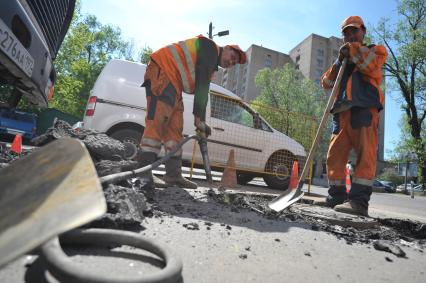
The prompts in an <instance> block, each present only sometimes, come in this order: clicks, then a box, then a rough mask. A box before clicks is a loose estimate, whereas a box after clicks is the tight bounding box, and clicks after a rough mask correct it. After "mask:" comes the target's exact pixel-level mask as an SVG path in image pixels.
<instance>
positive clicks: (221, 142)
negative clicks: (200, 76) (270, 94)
mask: <svg viewBox="0 0 426 283" xmlns="http://www.w3.org/2000/svg"><path fill="white" fill-rule="evenodd" d="M145 70H146V65H144V64H141V63H135V62H129V61H125V60H112V61H110V62H109V63H108V64H107V65H106V66H105V67H104V69H103V70H102V72H101V74H100V75H99V77H98V79H97V80H96V83H95V85H94V88H93V90H92V93H91V96H90V97H89V100H88V103H87V107H86V112H85V116H84V120H83V122H84V128H87V129H94V130H97V131H101V132H105V133H106V134H108V135H109V136H111V137H113V138H116V139H118V140H121V141H125V142H131V143H134V144H139V142H140V140H141V137H142V134H143V131H144V127H145V113H146V95H145V88H144V87H141V85H142V83H143V80H144V79H143V78H144V74H145ZM182 95H183V102H184V108H185V112H184V129H183V132H184V135H192V134H194V133H195V128H194V117H193V114H192V109H193V100H194V96H193V95H190V94H186V93H183V94H182ZM206 122H207V123H208V124H209V125H210V126H211V128H212V130H213V131H212V135H211V136H210V137H209V139H208V151H209V158H210V162H211V165H212V168H216V169H219V168H224V167H225V166H226V163H227V160H228V157H229V152H230V150H231V149H233V150H234V157H235V163H236V168H237V173H238V174H237V176H238V181H239V183H241V184H242V183H246V182H249V181H250V180H252V179H253V178H254V177H263V179H264V180H265V182H266V184H267V185H268V186H269V187H271V188H274V189H281V190H285V189H287V187H288V183H289V175H290V170H291V168H292V164H293V162H294V161H295V160H299V166H301V165H302V164H301V163H302V162H303V161H304V160H305V159H306V153H305V149H304V148H303V146H302V145H301V144H299V143H298V142H296V141H295V140H293V139H291V138H290V137H288V136H286V135H285V134H283V133H281V132H279V131H277V130H275V129H274V128H272V127H271V126H270V125H269V124H268V123H267V122H266V121H265V120H264V119H263V118H262V117H260V116H259V114H258V113H256V111H254V110H253V109H252V108H250V106H248V105H247V104H246V103H245V102H243V101H242V100H241V98H240V97H238V96H237V95H235V94H233V93H232V92H231V91H229V90H227V89H225V88H223V87H221V86H218V85H216V84H213V83H212V84H211V85H210V96H209V102H208V105H207V109H206ZM182 149H183V155H182V157H183V160H184V162H185V163H187V164H188V163H190V162H191V161H192V157H193V154H194V160H195V162H196V163H198V164H202V157H201V154H200V152H199V149H198V147H196V150H195V153H193V152H194V145H193V143H191V142H189V143H186V144H185V145H184V146H183V148H182ZM299 172H300V170H299Z"/></svg>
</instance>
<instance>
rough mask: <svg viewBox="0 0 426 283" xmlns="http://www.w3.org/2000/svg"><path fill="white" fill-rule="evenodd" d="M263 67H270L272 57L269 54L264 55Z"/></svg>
mask: <svg viewBox="0 0 426 283" xmlns="http://www.w3.org/2000/svg"><path fill="white" fill-rule="evenodd" d="M265 67H267V68H272V58H271V55H269V54H268V55H266V59H265Z"/></svg>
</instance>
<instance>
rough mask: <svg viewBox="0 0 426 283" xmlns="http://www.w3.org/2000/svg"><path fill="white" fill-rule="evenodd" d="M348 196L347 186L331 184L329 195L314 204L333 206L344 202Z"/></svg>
mask: <svg viewBox="0 0 426 283" xmlns="http://www.w3.org/2000/svg"><path fill="white" fill-rule="evenodd" d="M347 198H348V194H347V193H346V186H342V185H340V186H337V185H330V188H329V189H328V196H327V197H326V198H325V199H324V200H321V201H315V202H314V204H315V205H319V206H325V207H331V208H333V207H335V206H336V205H339V204H342V203H344V202H345V200H347Z"/></svg>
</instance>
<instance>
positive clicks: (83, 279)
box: [41, 228, 182, 283]
mask: <svg viewBox="0 0 426 283" xmlns="http://www.w3.org/2000/svg"><path fill="white" fill-rule="evenodd" d="M60 238H61V242H62V243H63V244H85V245H96V246H110V245H128V246H133V247H136V248H140V249H143V250H146V251H149V252H151V253H153V254H155V255H157V256H158V257H160V258H161V259H162V260H163V261H164V263H165V267H164V268H163V269H162V270H161V271H158V272H155V273H153V274H146V275H143V276H140V275H139V276H135V277H133V278H131V277H127V276H126V277H124V276H120V275H119V274H116V273H112V274H110V273H108V272H105V273H99V272H98V273H95V272H93V271H92V270H84V269H82V268H81V265H76V264H75V263H74V262H73V261H72V260H71V259H70V258H69V257H68V256H67V255H66V254H65V253H64V251H63V250H62V248H61V246H60V243H59V239H58V237H55V238H53V239H51V240H50V241H49V242H47V243H45V244H44V245H43V246H42V247H41V254H42V256H43V257H44V258H45V260H46V263H47V266H48V271H49V272H50V273H51V274H52V275H53V276H54V277H55V278H56V279H57V280H59V281H60V282H62V283H159V282H167V283H175V282H178V281H179V280H181V273H182V261H181V260H180V259H179V258H176V257H173V256H172V255H171V253H170V251H169V250H168V249H167V248H165V247H163V246H161V245H160V244H158V243H156V242H155V241H153V240H151V239H147V238H145V237H143V236H141V235H140V234H137V233H134V232H129V231H120V230H111V229H96V228H93V229H85V230H83V229H75V230H72V231H70V232H67V233H65V234H63V235H61V236H60Z"/></svg>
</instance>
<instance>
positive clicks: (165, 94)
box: [137, 36, 247, 189]
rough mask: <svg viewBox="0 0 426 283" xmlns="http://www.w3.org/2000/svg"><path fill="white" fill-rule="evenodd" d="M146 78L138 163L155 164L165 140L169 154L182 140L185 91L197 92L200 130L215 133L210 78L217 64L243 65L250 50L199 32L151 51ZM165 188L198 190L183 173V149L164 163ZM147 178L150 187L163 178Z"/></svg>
mask: <svg viewBox="0 0 426 283" xmlns="http://www.w3.org/2000/svg"><path fill="white" fill-rule="evenodd" d="M150 59H151V60H150V62H149V64H148V67H147V69H146V73H145V78H144V79H145V81H144V83H143V85H142V86H144V87H145V89H146V97H147V108H148V109H147V114H146V117H145V130H144V133H143V137H142V141H141V144H140V151H139V153H138V156H137V160H138V162H139V166H141V167H142V166H146V165H148V164H151V163H153V162H154V161H155V160H156V159H157V156H158V154H159V153H160V149H161V144H162V143H163V144H164V147H165V151H166V153H167V152H169V151H171V150H173V149H174V148H175V147H176V145H177V144H178V143H179V142H181V141H182V139H183V136H182V131H183V123H184V121H183V111H184V109H183V102H182V91H184V92H186V93H189V94H194V108H193V114H194V125H195V128H196V129H197V130H198V131H197V132H198V133H200V134H203V135H205V136H209V135H210V134H211V129H210V127H209V125H208V124H207V123H206V106H207V101H208V96H209V88H210V81H211V78H212V76H213V73H214V72H215V71H217V70H218V66H221V67H223V68H230V67H232V66H234V65H235V64H237V63H239V64H244V63H245V62H246V60H247V57H246V54H245V53H244V52H243V51H242V50H241V48H240V47H239V46H237V45H226V46H224V47H220V46H218V45H216V44H215V43H214V42H213V41H212V40H210V39H208V38H206V37H203V36H198V37H195V38H191V39H187V40H184V41H179V42H177V43H173V44H170V45H167V46H165V47H163V48H161V49H159V50H157V51H156V52H154V53H153V54H152V55H151V58H150ZM165 167H166V174H165V175H164V178H163V179H164V181H165V183H166V186H179V187H183V188H191V189H196V188H197V184H196V183H194V182H191V181H189V180H187V179H185V178H184V177H183V176H182V169H181V167H182V150H179V151H178V152H177V153H175V154H174V156H172V157H171V158H170V159H168V160H167V161H166V162H165ZM147 174H148V175H147V176H146V177H147V178H148V180H149V184H150V187H151V188H152V187H153V186H154V184H153V183H155V185H157V186H158V184H159V183H160V185H161V181H160V180H158V178H156V180H155V182H154V180H153V178H154V177H153V175H152V172H148V173H147Z"/></svg>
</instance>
